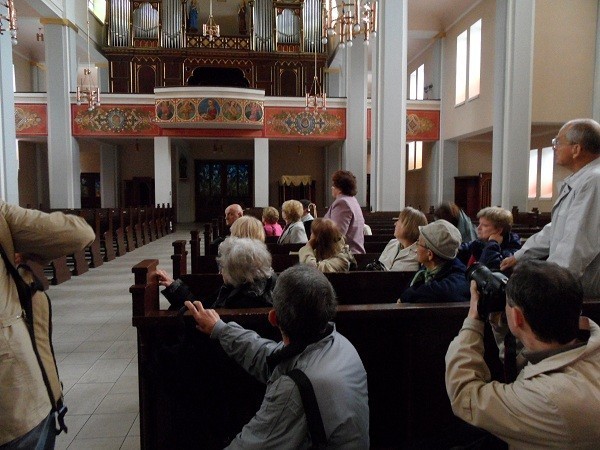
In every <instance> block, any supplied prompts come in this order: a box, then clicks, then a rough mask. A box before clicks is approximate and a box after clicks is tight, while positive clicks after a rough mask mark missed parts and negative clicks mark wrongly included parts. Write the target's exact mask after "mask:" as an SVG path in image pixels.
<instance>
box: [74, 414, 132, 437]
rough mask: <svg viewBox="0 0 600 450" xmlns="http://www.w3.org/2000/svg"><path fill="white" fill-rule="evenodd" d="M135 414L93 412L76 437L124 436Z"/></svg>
mask: <svg viewBox="0 0 600 450" xmlns="http://www.w3.org/2000/svg"><path fill="white" fill-rule="evenodd" d="M136 415H137V414H136V413H129V414H94V415H92V416H91V417H90V418H89V420H88V421H87V422H86V423H85V425H84V426H83V428H82V429H81V431H80V432H79V433H78V434H77V439H92V438H111V437H122V438H125V436H127V433H128V432H129V429H130V428H131V425H133V421H134V420H135V417H136Z"/></svg>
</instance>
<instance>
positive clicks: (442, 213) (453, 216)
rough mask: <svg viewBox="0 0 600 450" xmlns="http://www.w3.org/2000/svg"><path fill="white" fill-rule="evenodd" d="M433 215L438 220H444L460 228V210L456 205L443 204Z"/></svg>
mask: <svg viewBox="0 0 600 450" xmlns="http://www.w3.org/2000/svg"><path fill="white" fill-rule="evenodd" d="M433 215H434V216H435V219H436V220H438V219H444V220H446V221H448V222H450V223H451V224H452V225H454V226H455V227H456V226H458V218H459V216H460V208H459V207H458V205H457V204H456V203H453V202H443V203H441V204H440V205H439V206H438V207H437V208H436V209H435V212H434V213H433Z"/></svg>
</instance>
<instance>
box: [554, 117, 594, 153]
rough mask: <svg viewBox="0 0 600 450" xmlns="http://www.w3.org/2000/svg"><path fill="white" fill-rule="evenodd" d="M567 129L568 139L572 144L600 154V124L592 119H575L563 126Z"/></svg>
mask: <svg viewBox="0 0 600 450" xmlns="http://www.w3.org/2000/svg"><path fill="white" fill-rule="evenodd" d="M564 127H567V132H566V137H567V139H568V141H569V143H571V144H579V145H581V147H582V148H583V149H584V150H586V151H588V152H590V153H594V154H596V155H597V154H599V153H600V124H598V122H596V121H595V120H592V119H574V120H571V121H569V122H567V123H566V124H564V125H563V128H564Z"/></svg>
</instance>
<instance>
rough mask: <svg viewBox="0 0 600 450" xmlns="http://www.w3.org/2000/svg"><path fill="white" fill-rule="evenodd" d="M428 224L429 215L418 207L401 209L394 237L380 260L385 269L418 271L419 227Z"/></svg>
mask: <svg viewBox="0 0 600 450" xmlns="http://www.w3.org/2000/svg"><path fill="white" fill-rule="evenodd" d="M423 225H427V217H425V214H423V213H422V212H421V211H419V210H418V209H414V208H411V207H410V206H408V207H406V208H404V209H403V210H402V211H400V215H399V216H398V220H396V223H395V228H394V237H395V239H392V240H391V241H390V242H388V245H386V247H385V248H384V249H383V252H382V253H381V256H380V257H379V262H380V263H381V264H382V266H383V267H384V268H385V270H390V271H395V272H416V271H417V270H419V261H418V259H417V239H419V227H420V226H423Z"/></svg>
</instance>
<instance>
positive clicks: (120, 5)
mask: <svg viewBox="0 0 600 450" xmlns="http://www.w3.org/2000/svg"><path fill="white" fill-rule="evenodd" d="M208 4H209V2H208V1H204V0H162V1H137V0H108V1H107V15H106V17H107V23H106V30H107V36H106V44H107V45H106V46H105V47H103V48H102V51H103V53H104V55H105V57H106V58H107V59H108V63H109V89H110V92H111V93H116V94H129V93H134V94H149V93H154V88H155V87H176V86H218V87H229V86H231V87H248V88H253V89H264V91H265V95H267V96H290V97H301V96H304V95H305V93H306V92H307V91H308V90H309V89H310V86H311V83H312V80H313V78H314V71H315V52H316V56H317V58H316V59H317V72H318V74H317V76H318V77H319V79H320V81H321V82H322V81H323V69H324V67H325V63H326V59H327V55H326V53H324V51H325V45H323V44H322V43H321V37H322V13H321V0H287V1H273V0H250V1H248V2H245V1H244V2H243V3H241V4H240V3H239V2H237V1H236V2H235V4H236V7H235V9H236V11H232V13H231V16H233V17H227V18H221V17H217V18H215V22H217V24H219V22H220V21H221V22H222V23H223V24H224V25H223V26H221V34H220V36H219V37H213V38H212V39H210V38H209V37H208V36H203V34H202V24H203V23H206V22H207V21H208ZM238 7H239V10H237V8H238ZM204 9H206V11H204ZM219 25H220V24H219Z"/></svg>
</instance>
